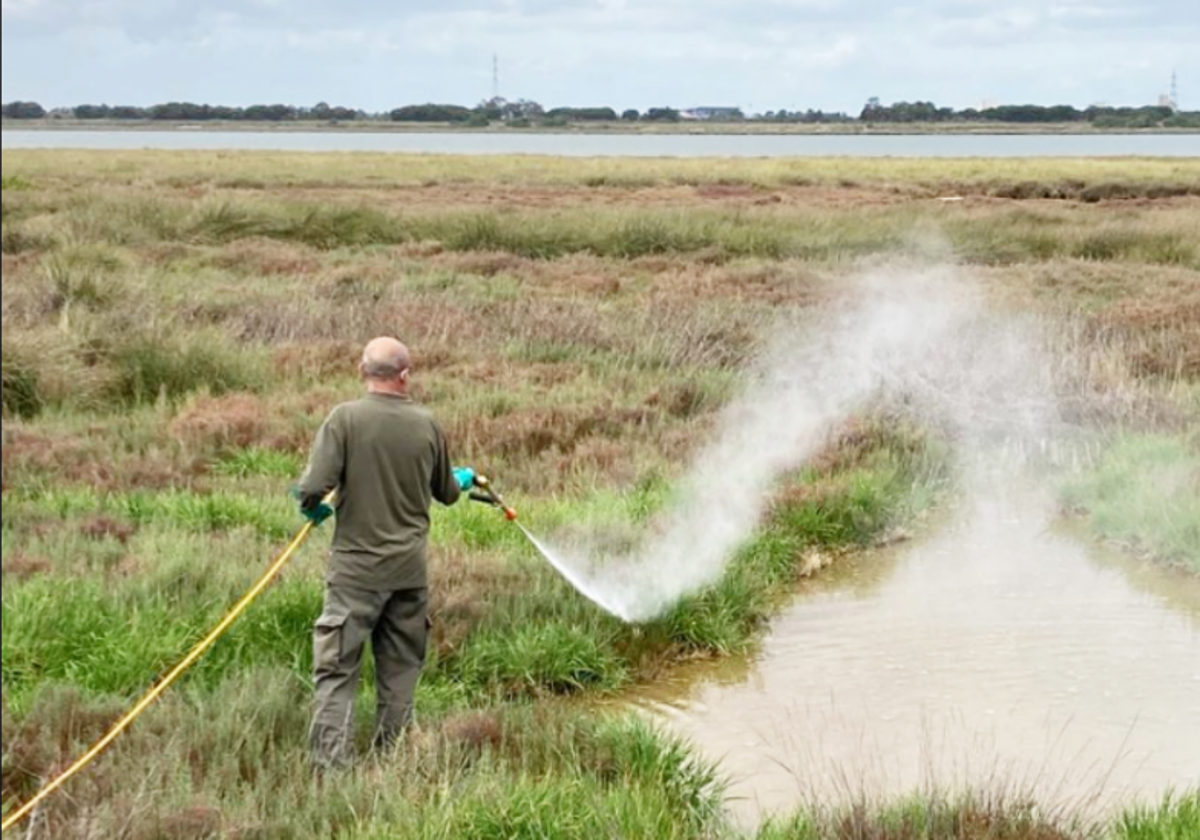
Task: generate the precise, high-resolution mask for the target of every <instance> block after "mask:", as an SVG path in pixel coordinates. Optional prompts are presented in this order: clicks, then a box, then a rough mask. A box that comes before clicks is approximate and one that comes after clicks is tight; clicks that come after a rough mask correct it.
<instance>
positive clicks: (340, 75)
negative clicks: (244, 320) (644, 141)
mask: <svg viewBox="0 0 1200 840" xmlns="http://www.w3.org/2000/svg"><path fill="white" fill-rule="evenodd" d="M0 2H2V3H3V26H2V29H0V31H2V33H3V48H2V50H0V59H2V62H3V72H2V74H0V85H2V87H3V91H2V97H0V98H3V100H4V101H5V102H9V101H13V100H17V99H21V100H34V101H37V102H40V103H42V104H43V105H45V106H46V107H54V106H71V105H77V104H81V103H108V104H130V105H151V104H154V103H157V102H166V101H191V102H206V103H211V104H218V103H219V104H225V105H250V104H254V103H274V102H282V103H286V104H292V105H312V104H315V103H317V102H321V101H325V102H329V103H330V104H334V105H346V106H350V107H356V108H362V109H365V110H367V111H385V110H389V109H391V108H393V107H396V106H398V105H404V104H411V103H420V102H446V103H457V104H463V105H474V104H476V103H478V102H480V101H482V100H484V99H487V98H488V97H490V96H491V93H492V59H493V55H495V56H496V57H497V59H498V65H499V92H500V94H501V95H502V96H504V97H505V98H507V99H514V100H515V99H531V100H534V101H537V102H540V103H542V104H543V105H544V106H546V107H554V106H561V105H573V106H589V105H610V106H612V107H615V108H618V109H622V108H639V109H645V108H648V107H654V106H664V105H669V106H672V107H679V108H686V107H694V106H702V105H710V106H712V105H718V106H737V107H740V108H742V109H743V110H745V111H747V112H748V113H761V112H765V111H769V110H778V109H780V108H786V109H788V110H805V109H808V108H818V109H822V110H828V111H845V112H848V113H853V114H857V113H858V111H859V110H860V109H861V108H862V106H863V104H864V103H865V102H866V101H867V99H868V98H870V97H878V98H879V99H880V100H882V101H883V102H884V103H885V104H886V103H890V102H893V101H899V100H908V101H913V100H928V101H933V102H936V103H937V104H938V105H941V106H952V107H956V108H965V107H978V106H980V105H981V104H987V103H1034V104H1041V105H1053V104H1072V105H1076V106H1080V107H1083V106H1086V105H1091V104H1097V103H1104V104H1111V105H1144V104H1154V103H1155V102H1156V101H1157V99H1158V96H1159V95H1160V94H1163V93H1166V92H1167V91H1168V89H1169V86H1170V78H1171V73H1172V71H1173V70H1175V71H1177V72H1178V78H1179V90H1180V100H1181V103H1180V104H1181V105H1182V106H1184V107H1188V108H1195V107H1197V103H1200V48H1197V47H1196V45H1197V44H1200V0H1044V1H1043V2H1002V0H908V2H905V0H900V1H899V2H892V0H494V1H493V2H483V0H342V1H341V2H338V3H335V2H332V0H0ZM1189 45H1190V46H1189ZM1189 102H1190V103H1191V104H1189Z"/></svg>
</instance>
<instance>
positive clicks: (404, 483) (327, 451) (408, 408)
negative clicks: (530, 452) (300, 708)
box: [297, 338, 475, 767]
mask: <svg viewBox="0 0 1200 840" xmlns="http://www.w3.org/2000/svg"><path fill="white" fill-rule="evenodd" d="M359 371H360V373H361V376H362V379H363V382H364V383H365V385H366V390H367V394H366V396H365V397H363V398H362V399H359V400H357V401H355V402H349V403H344V404H342V405H339V406H337V407H336V408H334V409H333V411H332V412H331V413H330V414H329V416H328V417H327V418H326V420H325V422H324V424H323V425H322V426H321V430H320V431H319V432H318V434H317V438H316V442H315V444H314V446H313V450H312V454H311V456H310V459H309V463H308V468H307V470H306V471H305V473H304V476H303V477H302V478H301V479H300V485H299V488H298V494H297V495H298V496H299V499H300V507H301V511H302V512H303V513H304V515H305V516H306V517H308V518H309V519H310V520H312V521H313V522H315V523H316V524H320V523H321V522H322V521H324V520H325V519H326V518H327V517H329V516H330V515H332V514H333V510H331V509H330V507H329V506H328V505H327V504H325V503H324V501H323V500H324V499H325V498H326V496H327V494H328V493H329V492H330V491H331V490H335V489H336V490H337V497H336V502H335V504H336V507H337V524H336V528H335V530H334V536H333V551H332V555H331V557H330V562H329V571H328V574H327V575H326V578H325V581H326V588H325V606H324V610H323V611H322V613H321V616H320V618H318V619H317V622H316V626H315V627H314V629H313V672H314V681H315V688H316V691H315V695H316V696H315V704H316V708H315V711H314V714H313V720H312V728H311V730H310V732H309V747H310V750H311V751H312V755H313V759H314V761H315V762H316V763H317V764H318V766H323V767H338V766H345V765H346V764H348V763H349V762H350V760H351V759H352V757H353V752H354V736H353V721H354V695H355V692H356V690H357V688H358V675H359V666H360V664H361V661H362V652H363V646H364V645H365V643H366V641H367V639H368V638H369V639H370V640H371V648H372V650H373V652H374V655H375V672H376V689H377V694H378V705H377V708H376V729H375V746H376V747H377V748H384V749H386V748H387V747H389V746H390V745H391V744H392V743H393V742H394V741H395V739H396V737H397V736H398V735H399V733H400V732H401V730H402V729H403V728H404V727H405V726H406V725H407V724H408V722H409V719H410V717H411V715H412V705H413V692H414V690H415V689H416V685H417V679H418V677H419V676H420V671H421V667H422V665H423V664H424V662H425V640H426V633H427V631H428V629H429V625H428V618H427V612H426V606H427V603H426V583H425V544H426V539H427V536H428V533H429V508H430V505H431V503H432V500H433V499H436V500H437V501H439V502H441V503H442V504H444V505H452V504H454V503H455V502H456V501H458V498H459V495H460V493H461V492H462V491H464V490H468V489H470V487H471V486H472V483H473V481H474V477H475V474H474V472H473V471H472V470H470V469H467V468H457V469H455V468H452V467H451V465H450V457H449V455H448V454H447V447H446V438H445V435H443V433H442V430H441V428H440V427H439V426H438V424H437V423H436V422H435V421H434V420H433V418H432V417H431V416H430V415H429V413H428V412H427V411H425V410H424V409H422V408H420V407H418V406H417V405H416V404H414V403H413V401H412V399H411V398H410V397H409V393H408V387H409V376H410V373H411V361H410V358H409V353H408V348H407V347H405V346H404V345H403V344H401V343H400V342H399V341H397V340H396V339H394V338H376V339H374V340H372V341H371V342H370V343H369V344H367V346H366V348H365V349H364V350H363V356H362V363H361V364H360V366H359Z"/></svg>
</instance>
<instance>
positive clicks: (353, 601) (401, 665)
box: [309, 584, 429, 767]
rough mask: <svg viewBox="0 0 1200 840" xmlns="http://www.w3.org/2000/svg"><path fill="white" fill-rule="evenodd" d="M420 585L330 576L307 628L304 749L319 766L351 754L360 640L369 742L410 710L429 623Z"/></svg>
mask: <svg viewBox="0 0 1200 840" xmlns="http://www.w3.org/2000/svg"><path fill="white" fill-rule="evenodd" d="M426 608H427V600H426V592H425V590H424V589H400V590H396V591H391V592H372V591H368V590H362V589H351V588H349V587H345V586H338V585H334V584H329V585H327V586H326V588H325V608H324V610H322V612H321V616H320V618H318V619H317V622H316V625H315V627H314V628H313V680H314V684H315V692H314V695H315V696H314V702H315V709H314V711H313V719H312V727H311V728H310V730H309V750H310V752H311V754H312V759H313V761H314V763H315V764H317V765H318V766H321V767H344V766H346V765H348V764H349V763H350V762H351V761H352V760H353V758H354V696H355V693H356V692H357V690H358V677H359V670H360V667H361V665H362V653H363V647H364V646H365V645H366V642H367V639H370V640H371V650H372V652H373V653H374V655H375V687H376V693H377V705H376V709H375V738H374V743H375V747H376V748H378V749H387V748H389V747H390V746H391V745H392V744H393V743H394V742H395V740H396V738H397V736H399V734H400V732H401V731H402V730H403V729H404V727H405V726H406V725H407V724H408V722H409V719H410V718H411V716H412V706H413V692H414V691H415V690H416V687H417V679H418V678H419V677H420V674H421V667H422V666H423V665H424V664H425V642H426V636H427V634H428V631H429V624H428V613H427V609H426Z"/></svg>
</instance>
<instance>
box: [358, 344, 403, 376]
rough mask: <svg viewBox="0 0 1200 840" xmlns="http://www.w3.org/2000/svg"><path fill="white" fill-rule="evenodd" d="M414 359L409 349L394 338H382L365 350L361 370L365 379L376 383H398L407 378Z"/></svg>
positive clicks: (368, 345)
mask: <svg viewBox="0 0 1200 840" xmlns="http://www.w3.org/2000/svg"><path fill="white" fill-rule="evenodd" d="M411 365H412V358H411V357H410V356H409V353H408V348H407V347H405V346H404V345H403V344H401V343H400V342H399V341H397V340H396V339H394V338H389V337H388V336H381V337H379V338H375V339H372V340H371V341H369V342H367V346H366V347H364V348H363V355H362V364H361V365H360V370H361V371H362V375H363V378H364V379H366V380H368V381H374V382H398V381H399V380H400V379H401V378H407V377H406V376H405V374H407V372H408V369H409V367H410V366H411Z"/></svg>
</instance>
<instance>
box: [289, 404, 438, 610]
mask: <svg viewBox="0 0 1200 840" xmlns="http://www.w3.org/2000/svg"><path fill="white" fill-rule="evenodd" d="M334 488H337V491H338V496H337V504H336V508H337V524H336V527H335V529H334V534H333V553H332V555H331V557H330V562H329V572H328V574H327V575H326V578H325V579H326V580H327V581H328V582H329V583H331V584H338V585H343V586H349V587H353V588H356V589H366V590H375V591H385V590H395V589H414V588H420V587H423V586H425V543H426V540H427V538H428V535H429V508H430V505H431V503H432V500H433V499H436V500H437V501H439V502H441V503H442V504H445V505H452V504H454V503H455V502H456V501H458V497H459V494H460V491H459V487H458V482H457V481H455V480H454V476H453V474H452V472H451V465H450V456H449V454H448V452H447V447H446V437H445V435H444V434H443V433H442V430H441V428H440V427H439V426H438V424H437V423H436V422H435V421H434V419H433V417H432V416H431V415H430V414H429V412H428V411H426V410H425V409H423V408H421V407H419V406H417V405H416V404H414V403H413V402H412V400H411V399H409V398H408V397H401V396H395V395H390V394H369V395H368V396H366V397H364V398H362V399H360V400H356V401H354V402H349V403H343V404H342V405H339V406H337V407H336V408H335V409H334V410H333V411H332V412H330V414H329V416H328V417H327V418H326V419H325V422H324V424H322V426H321V430H320V431H319V432H318V433H317V439H316V443H315V444H314V445H313V450H312V454H311V456H310V458H309V462H308V469H307V470H305V472H304V476H303V477H302V478H301V479H300V496H301V501H302V504H304V505H305V506H306V507H311V506H313V505H315V504H316V503H317V502H319V501H320V499H321V498H323V497H324V496H325V495H326V494H327V493H328V492H329V491H330V490H333V489H334Z"/></svg>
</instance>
